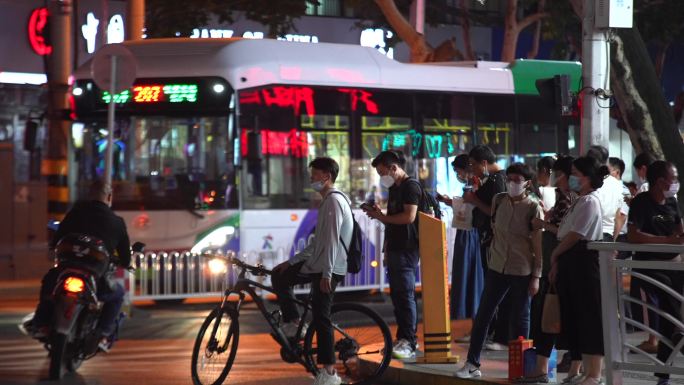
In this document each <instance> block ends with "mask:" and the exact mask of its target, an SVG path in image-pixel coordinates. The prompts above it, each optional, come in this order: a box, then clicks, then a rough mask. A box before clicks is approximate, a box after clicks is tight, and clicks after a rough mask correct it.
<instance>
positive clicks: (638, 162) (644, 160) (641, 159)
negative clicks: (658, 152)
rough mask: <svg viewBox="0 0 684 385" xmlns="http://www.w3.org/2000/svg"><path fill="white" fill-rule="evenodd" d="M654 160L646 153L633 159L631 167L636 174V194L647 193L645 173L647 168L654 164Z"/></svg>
mask: <svg viewBox="0 0 684 385" xmlns="http://www.w3.org/2000/svg"><path fill="white" fill-rule="evenodd" d="M655 161H656V159H655V158H654V157H653V155H651V154H650V153H648V152H642V153H641V154H639V155H637V156H636V158H634V162H632V166H633V167H634V170H635V171H636V174H637V180H636V181H635V182H636V184H637V194H639V193H642V192H646V191H648V182H647V181H646V172H647V171H648V166H650V165H651V163H653V162H655Z"/></svg>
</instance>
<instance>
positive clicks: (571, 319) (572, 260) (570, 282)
mask: <svg viewBox="0 0 684 385" xmlns="http://www.w3.org/2000/svg"><path fill="white" fill-rule="evenodd" d="M608 173H609V171H608V167H606V166H605V165H604V166H601V165H600V164H599V163H598V161H597V160H596V159H594V158H590V157H580V158H577V159H575V160H574V161H573V162H572V175H570V178H569V180H568V181H569V185H570V189H571V190H573V191H575V192H577V193H579V195H580V197H579V199H577V201H575V203H574V204H573V205H572V207H570V210H569V211H568V214H567V215H566V216H565V218H563V220H562V222H561V224H560V227H559V229H558V240H560V243H559V244H558V246H556V248H555V249H554V250H553V253H552V254H551V269H550V271H549V282H550V283H551V284H555V285H556V289H557V291H558V297H559V300H560V310H561V334H562V335H563V337H564V338H566V340H567V341H568V345H569V346H568V347H569V350H570V351H571V352H579V353H581V354H582V361H583V364H584V375H585V378H584V380H583V381H582V382H580V384H581V385H597V384H599V382H600V379H601V367H602V365H603V326H602V323H601V286H600V273H599V261H598V252H596V251H592V250H589V249H587V243H588V242H592V241H600V240H601V239H602V238H603V232H602V228H601V217H602V211H601V202H600V201H599V198H598V197H597V195H596V189H598V188H599V187H601V186H602V185H603V179H604V177H605V176H606V175H608Z"/></svg>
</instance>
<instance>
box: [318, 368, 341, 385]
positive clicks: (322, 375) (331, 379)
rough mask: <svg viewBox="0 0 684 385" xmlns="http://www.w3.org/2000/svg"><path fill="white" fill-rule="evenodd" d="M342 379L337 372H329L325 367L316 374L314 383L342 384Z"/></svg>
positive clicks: (325, 384) (322, 384)
mask: <svg viewBox="0 0 684 385" xmlns="http://www.w3.org/2000/svg"><path fill="white" fill-rule="evenodd" d="M341 383H342V379H341V378H340V376H338V375H337V372H335V373H333V374H328V372H327V371H326V370H325V369H321V370H320V371H319V372H318V374H317V375H316V379H315V380H314V385H340V384H341Z"/></svg>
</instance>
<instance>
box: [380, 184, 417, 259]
mask: <svg viewBox="0 0 684 385" xmlns="http://www.w3.org/2000/svg"><path fill="white" fill-rule="evenodd" d="M421 196H422V190H421V188H420V185H419V184H418V182H417V181H416V180H415V179H412V178H409V179H406V180H404V181H403V182H402V183H401V184H400V185H399V186H397V185H392V187H390V188H389V198H388V199H387V215H394V214H399V213H403V212H404V205H416V206H420V198H421ZM385 240H386V241H387V250H390V251H399V250H407V249H410V250H415V249H417V248H418V215H416V219H415V221H414V222H413V223H412V224H408V225H392V224H387V225H385Z"/></svg>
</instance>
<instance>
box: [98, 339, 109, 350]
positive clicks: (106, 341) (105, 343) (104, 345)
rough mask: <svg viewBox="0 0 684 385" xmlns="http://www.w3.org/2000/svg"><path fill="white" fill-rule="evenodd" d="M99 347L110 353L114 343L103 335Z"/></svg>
mask: <svg viewBox="0 0 684 385" xmlns="http://www.w3.org/2000/svg"><path fill="white" fill-rule="evenodd" d="M97 348H98V349H100V351H102V352H104V353H109V351H110V350H111V349H112V343H111V341H109V338H107V337H102V339H101V340H100V342H99V343H98V344H97Z"/></svg>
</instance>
